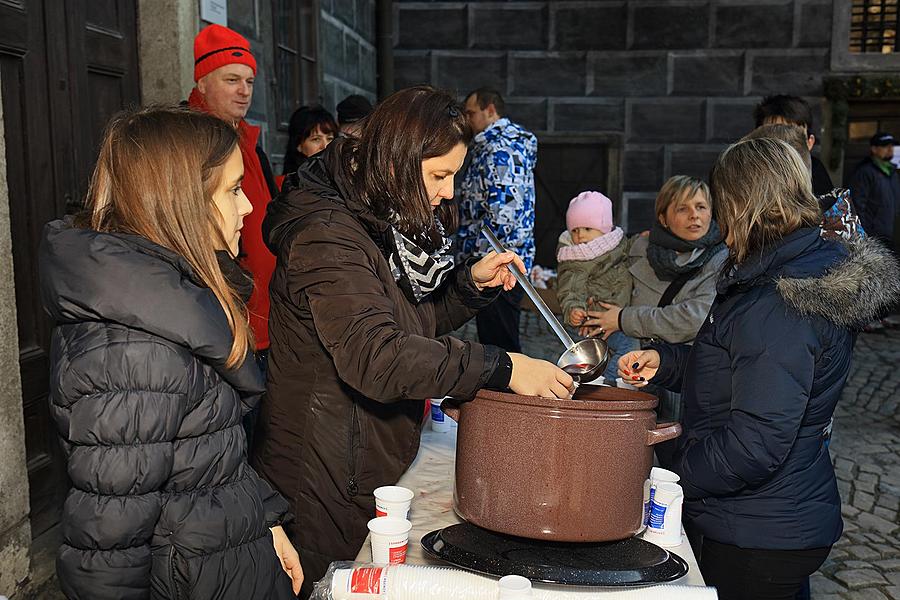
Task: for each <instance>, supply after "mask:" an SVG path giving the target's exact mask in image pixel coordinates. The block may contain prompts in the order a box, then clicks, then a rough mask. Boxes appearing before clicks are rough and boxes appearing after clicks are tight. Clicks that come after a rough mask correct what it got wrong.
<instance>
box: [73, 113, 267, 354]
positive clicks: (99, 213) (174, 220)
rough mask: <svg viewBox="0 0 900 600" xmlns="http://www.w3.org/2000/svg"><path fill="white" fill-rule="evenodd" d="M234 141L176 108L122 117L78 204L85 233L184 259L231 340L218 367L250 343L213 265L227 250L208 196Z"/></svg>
mask: <svg viewBox="0 0 900 600" xmlns="http://www.w3.org/2000/svg"><path fill="white" fill-rule="evenodd" d="M237 147H238V133H237V131H235V130H234V128H232V127H231V126H229V125H228V124H227V123H225V122H224V121H222V120H221V119H217V118H215V117H213V116H210V115H205V114H202V113H199V112H196V111H192V110H188V109H182V108H163V107H152V108H145V109H141V110H137V111H130V112H124V113H121V114H119V115H117V116H116V117H114V118H113V119H112V120H111V121H110V123H109V125H108V126H107V129H106V134H105V136H104V138H103V142H102V144H101V146H100V156H99V158H98V159H97V166H96V168H95V169H94V174H93V177H92V178H91V183H90V187H89V189H88V194H87V201H86V210H87V213H86V223H85V224H86V225H87V226H90V227H91V228H93V229H96V230H97V231H104V232H110V233H130V234H136V235H139V236H142V237H144V238H147V239H148V240H150V241H152V242H154V243H156V244H159V245H160V246H163V247H165V248H168V249H169V250H171V251H173V252H175V253H177V254H179V255H180V256H182V257H184V259H185V260H186V261H187V262H188V264H189V265H190V266H191V268H192V269H193V271H194V274H195V275H196V276H197V277H198V278H199V279H200V281H201V282H203V284H204V285H206V286H207V287H209V289H210V290H211V291H212V293H213V294H215V296H216V298H217V299H218V301H219V304H221V305H222V309H223V310H224V311H225V316H226V318H227V319H228V325H229V327H230V328H231V332H232V334H233V336H234V340H233V342H232V345H231V352H230V353H229V354H228V359H227V361H226V366H227V367H228V368H234V367H237V366H239V365H240V364H241V363H242V362H243V360H244V357H245V356H246V354H247V350H248V349H249V348H250V346H251V344H252V342H253V334H252V332H251V331H250V326H249V324H248V321H247V308H246V306H244V303H243V302H242V301H241V299H240V297H239V296H238V295H237V293H236V292H235V291H234V289H233V288H232V287H231V286H230V285H229V284H228V282H227V280H226V279H225V277H224V276H223V275H222V271H221V269H220V268H219V263H218V261H217V259H216V248H227V247H228V244H227V243H226V241H225V238H224V236H223V235H222V230H221V225H220V221H221V217H220V215H219V212H218V209H217V208H216V205H215V202H214V201H213V193H214V192H215V190H216V188H217V187H218V186H219V184H220V182H221V178H222V175H223V173H222V166H223V165H224V164H225V162H226V161H227V160H228V157H229V156H231V154H232V152H234V150H235V148H237Z"/></svg>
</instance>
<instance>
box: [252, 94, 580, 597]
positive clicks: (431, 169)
mask: <svg viewBox="0 0 900 600" xmlns="http://www.w3.org/2000/svg"><path fill="white" fill-rule="evenodd" d="M470 139H471V132H470V130H469V127H468V124H467V122H466V117H465V114H464V113H463V110H462V107H461V106H459V104H458V103H457V102H456V100H455V99H454V98H453V96H451V95H449V94H447V93H446V92H441V91H439V90H435V89H433V88H431V87H427V86H420V87H413V88H407V89H405V90H402V91H399V92H397V93H395V94H393V95H392V96H390V97H388V98H386V99H384V100H383V101H382V102H381V103H379V105H378V106H377V107H376V108H375V110H374V112H373V113H372V114H371V115H369V117H368V118H366V120H365V122H364V124H363V126H362V129H361V130H360V132H359V137H355V138H354V137H347V138H341V139H339V140H337V141H335V142H334V143H333V144H331V145H330V146H329V147H328V148H327V149H326V150H325V152H323V153H321V154H319V155H318V156H316V157H314V158H312V159H310V160H308V161H307V162H306V163H304V165H303V166H302V167H301V168H300V171H299V174H298V175H299V176H298V180H299V181H298V184H299V185H298V187H297V188H296V189H293V190H291V191H289V192H287V193H285V194H282V195H281V196H279V197H278V199H277V200H276V201H275V202H273V203H272V205H271V206H270V208H269V214H268V215H266V221H265V224H264V229H265V231H266V237H267V239H268V241H269V244H270V247H271V248H272V249H273V250H274V251H276V252H277V253H278V266H277V267H276V270H275V277H274V278H273V280H272V298H273V304H272V328H271V330H272V355H271V356H270V359H269V360H270V364H269V367H270V370H269V382H268V384H269V385H268V390H267V396H266V401H265V402H264V403H263V407H262V414H261V418H260V423H261V428H260V430H259V432H258V438H259V440H260V446H259V447H258V448H257V452H256V453H255V454H254V460H255V462H254V465H256V466H258V467H259V469H260V472H261V473H262V474H263V476H264V477H266V478H267V479H268V480H269V481H270V482H272V484H273V485H275V487H276V488H277V489H278V490H280V491H281V492H282V493H283V494H284V495H285V496H286V497H287V498H288V499H289V500H290V502H291V503H292V506H291V508H292V512H293V513H294V515H296V519H297V520H296V521H295V523H293V524H291V525H289V526H288V534H289V535H291V539H293V540H294V541H295V543H296V544H297V546H298V549H299V551H300V556H301V558H302V559H303V566H304V569H306V570H307V576H308V577H307V581H308V582H309V585H308V586H306V588H307V589H305V590H304V594H305V595H308V594H309V593H310V591H311V585H312V583H313V582H315V581H316V580H317V579H319V578H321V577H322V575H323V574H324V573H325V571H326V569H327V567H328V565H329V564H330V563H331V562H333V561H335V560H352V559H353V558H354V557H355V556H356V554H357V553H358V552H359V549H360V547H361V546H362V544H363V542H364V540H365V538H366V535H367V533H368V532H367V528H366V523H367V522H368V520H369V519H370V518H371V517H372V514H373V510H374V491H375V489H376V488H377V487H379V486H382V485H393V484H395V483H396V482H397V481H398V480H399V479H400V477H401V476H402V475H403V473H404V472H405V471H406V469H407V468H408V467H409V465H410V464H411V463H412V461H413V459H414V458H415V456H416V453H417V452H418V449H419V439H420V435H421V431H422V423H423V420H422V415H423V412H424V408H425V399H426V398H444V397H447V396H450V397H452V398H456V399H459V400H460V401H464V400H465V399H469V398H472V397H473V396H474V395H475V393H476V392H477V391H478V390H479V389H482V388H489V389H498V390H504V389H506V388H509V389H511V390H513V391H515V392H516V393H520V394H526V395H534V396H549V397H558V398H564V397H568V396H569V394H570V393H571V391H572V389H573V381H572V378H571V377H570V376H569V375H567V374H566V373H565V372H563V371H562V370H560V369H559V368H557V367H556V365H553V364H551V363H548V362H546V361H541V360H535V359H532V358H529V357H527V356H524V355H522V354H514V353H507V352H505V351H503V350H502V349H500V348H498V347H496V346H487V345H482V344H478V343H474V342H464V341H461V340H458V339H456V338H453V337H451V336H449V335H447V334H449V333H450V332H451V331H453V330H455V329H456V328H458V327H460V326H461V325H462V324H464V323H465V322H467V321H468V320H470V319H471V318H472V317H473V316H474V315H475V313H476V312H477V311H478V310H480V309H483V308H484V307H485V306H487V305H489V304H490V303H491V302H494V301H496V300H497V296H498V295H499V293H501V291H504V290H505V291H508V290H509V289H511V288H512V286H513V285H515V279H514V278H513V275H512V273H511V272H510V271H509V269H508V267H509V266H513V267H514V268H517V269H519V270H520V271H524V269H525V265H524V264H523V262H522V260H521V259H519V258H518V257H516V256H515V255H514V254H513V253H512V252H506V253H504V254H496V253H488V254H487V255H486V256H484V257H481V258H471V259H468V260H466V261H464V262H461V263H458V264H455V263H454V259H453V253H452V252H451V250H450V241H449V240H448V239H447V237H446V234H445V231H448V230H449V231H453V230H454V224H455V223H454V221H455V217H456V215H457V213H456V211H455V210H447V207H446V203H447V202H448V201H449V200H451V199H452V198H453V178H454V175H455V174H456V172H457V171H459V169H460V168H461V166H462V164H463V160H464V159H465V156H466V146H467V144H468V142H469V140H470Z"/></svg>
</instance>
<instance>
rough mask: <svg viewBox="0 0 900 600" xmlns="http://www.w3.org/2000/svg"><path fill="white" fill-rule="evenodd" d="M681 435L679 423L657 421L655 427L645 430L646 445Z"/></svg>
mask: <svg viewBox="0 0 900 600" xmlns="http://www.w3.org/2000/svg"><path fill="white" fill-rule="evenodd" d="M679 435H681V423H657V424H656V429H653V430H651V431H648V432H647V445H648V446H653V445H654V444H658V443H660V442H665V441H668V440H673V439H675V438H677V437H678V436H679Z"/></svg>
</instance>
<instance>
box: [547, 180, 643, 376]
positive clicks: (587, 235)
mask: <svg viewBox="0 0 900 600" xmlns="http://www.w3.org/2000/svg"><path fill="white" fill-rule="evenodd" d="M566 227H567V228H568V229H567V231H564V232H562V234H560V236H559V246H558V248H557V253H556V258H557V260H558V261H559V267H558V273H559V275H558V279H557V288H556V294H557V297H558V298H559V304H560V306H561V307H562V310H563V315H564V316H565V321H566V323H567V324H569V325H571V326H573V327H581V326H582V325H583V324H584V321H585V320H586V319H587V316H588V315H587V311H588V309H589V308H593V307H594V303H595V302H608V303H610V304H616V305H618V306H625V305H627V304H628V303H629V302H630V301H631V289H632V283H631V275H630V274H629V273H628V261H627V259H628V247H629V240H628V238H626V237H625V233H624V232H623V231H622V228H621V227H614V225H613V212H612V202H611V201H610V199H609V198H607V197H606V196H604V195H603V194H601V193H600V192H582V193H580V194H578V196H576V197H575V198H573V199H572V200H571V201H570V202H569V208H568V210H567V211H566ZM607 342H608V343H609V350H610V357H609V364H608V365H607V368H606V371H605V372H604V373H603V376H604V377H605V378H606V379H607V380H609V381H612V380H615V378H616V370H617V369H618V367H617V363H618V360H619V357H620V356H622V355H623V354H625V353H626V352H629V351H631V350H636V349H637V348H638V343H637V340H634V339H632V338H629V337H628V336H626V335H625V334H624V333H622V332H621V331H616V332H613V334H612V335H610V336H609V338H608V339H607Z"/></svg>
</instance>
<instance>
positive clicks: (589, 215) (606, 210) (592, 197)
mask: <svg viewBox="0 0 900 600" xmlns="http://www.w3.org/2000/svg"><path fill="white" fill-rule="evenodd" d="M576 227H591V228H593V229H599V230H600V232H601V233H609V232H610V231H612V228H613V215H612V202H611V201H610V199H609V198H607V197H606V196H604V195H603V194H601V193H600V192H581V193H580V194H578V195H577V196H575V197H574V198H573V199H572V200H571V201H570V202H569V210H567V211H566V229H568V230H569V231H572V230H573V229H575V228H576Z"/></svg>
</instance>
